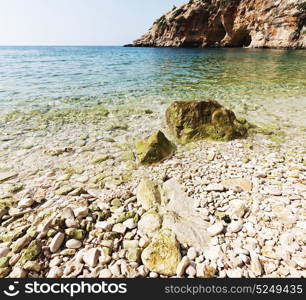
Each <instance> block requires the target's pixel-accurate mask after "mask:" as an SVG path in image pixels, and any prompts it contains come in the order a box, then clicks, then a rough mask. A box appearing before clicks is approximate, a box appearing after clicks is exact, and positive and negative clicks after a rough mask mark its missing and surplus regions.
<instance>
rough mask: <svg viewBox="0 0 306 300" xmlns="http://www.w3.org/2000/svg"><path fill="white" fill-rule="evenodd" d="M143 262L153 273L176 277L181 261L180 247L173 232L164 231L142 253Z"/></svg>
mask: <svg viewBox="0 0 306 300" xmlns="http://www.w3.org/2000/svg"><path fill="white" fill-rule="evenodd" d="M141 259H142V262H143V263H144V265H145V266H146V267H147V268H148V269H149V270H150V271H152V272H156V273H158V274H161V275H165V276H174V275H176V269H177V266H178V264H179V263H180V261H181V253H180V246H179V243H178V242H177V240H176V238H175V235H174V234H173V232H172V231H170V230H169V231H168V230H162V231H160V232H159V234H158V235H157V236H156V237H155V238H154V239H153V241H152V242H151V243H150V244H149V246H148V247H147V248H146V249H145V250H144V251H143V252H142V255H141Z"/></svg>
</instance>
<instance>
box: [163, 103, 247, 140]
mask: <svg viewBox="0 0 306 300" xmlns="http://www.w3.org/2000/svg"><path fill="white" fill-rule="evenodd" d="M166 121H167V125H168V127H169V129H170V131H171V133H172V134H173V135H174V136H175V137H176V138H177V140H178V141H179V142H181V143H183V144H185V143H188V142H190V141H195V140H201V139H210V140H217V141H229V140H233V139H236V138H243V137H246V135H247V126H246V125H244V124H243V122H241V121H238V120H237V118H236V116H235V114H234V113H233V112H232V111H230V110H228V109H225V108H224V107H223V106H222V105H221V104H219V103H218V102H216V101H190V102H188V101H176V102H174V103H172V104H171V105H170V107H169V108H168V109H167V111H166Z"/></svg>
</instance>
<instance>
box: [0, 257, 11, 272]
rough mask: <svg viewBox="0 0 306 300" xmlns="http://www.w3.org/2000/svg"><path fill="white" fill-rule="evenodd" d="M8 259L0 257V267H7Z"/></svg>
mask: <svg viewBox="0 0 306 300" xmlns="http://www.w3.org/2000/svg"><path fill="white" fill-rule="evenodd" d="M9 260H10V259H9V258H8V257H2V258H0V269H2V268H7V267H9Z"/></svg>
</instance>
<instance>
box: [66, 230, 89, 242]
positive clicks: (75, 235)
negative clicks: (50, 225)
mask: <svg viewBox="0 0 306 300" xmlns="http://www.w3.org/2000/svg"><path fill="white" fill-rule="evenodd" d="M65 233H66V234H67V235H68V236H69V237H70V238H72V239H76V240H79V241H81V240H83V239H84V237H85V231H84V230H82V229H76V228H67V229H66V230H65Z"/></svg>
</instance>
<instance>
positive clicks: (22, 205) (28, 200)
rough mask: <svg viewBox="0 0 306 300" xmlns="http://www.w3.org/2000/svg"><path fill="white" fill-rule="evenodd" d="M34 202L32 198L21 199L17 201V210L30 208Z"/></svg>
mask: <svg viewBox="0 0 306 300" xmlns="http://www.w3.org/2000/svg"><path fill="white" fill-rule="evenodd" d="M34 202H35V200H34V199H32V198H23V199H21V200H20V201H19V203H18V207H19V208H27V207H30V206H32V204H33V203H34Z"/></svg>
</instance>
